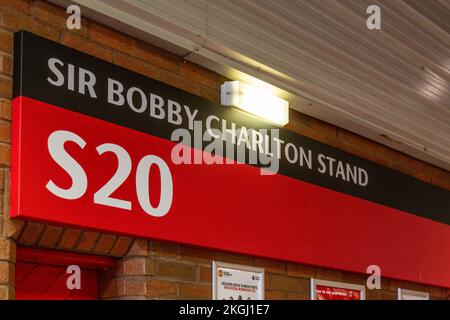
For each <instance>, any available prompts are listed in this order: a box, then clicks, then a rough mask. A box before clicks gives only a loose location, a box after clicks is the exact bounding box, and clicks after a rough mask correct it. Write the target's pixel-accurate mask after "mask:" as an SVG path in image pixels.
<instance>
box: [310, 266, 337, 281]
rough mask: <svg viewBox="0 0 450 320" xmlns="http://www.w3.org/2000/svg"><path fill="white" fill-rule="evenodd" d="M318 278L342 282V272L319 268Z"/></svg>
mask: <svg viewBox="0 0 450 320" xmlns="http://www.w3.org/2000/svg"><path fill="white" fill-rule="evenodd" d="M316 278H317V279H322V280H331V281H341V280H342V272H341V271H338V270H331V269H322V268H317V269H316Z"/></svg>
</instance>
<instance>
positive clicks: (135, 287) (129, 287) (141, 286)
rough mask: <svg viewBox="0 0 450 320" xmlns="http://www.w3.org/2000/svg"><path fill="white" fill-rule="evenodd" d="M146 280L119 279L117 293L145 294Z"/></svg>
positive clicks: (122, 294)
mask: <svg viewBox="0 0 450 320" xmlns="http://www.w3.org/2000/svg"><path fill="white" fill-rule="evenodd" d="M145 292H146V282H145V281H143V279H139V278H138V279H134V278H128V277H124V278H120V279H117V293H118V295H119V296H145Z"/></svg>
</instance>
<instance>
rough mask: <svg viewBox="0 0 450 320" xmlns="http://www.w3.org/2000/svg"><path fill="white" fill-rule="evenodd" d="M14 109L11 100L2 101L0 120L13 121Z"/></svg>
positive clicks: (0, 104) (0, 103)
mask: <svg viewBox="0 0 450 320" xmlns="http://www.w3.org/2000/svg"><path fill="white" fill-rule="evenodd" d="M11 118H12V108H11V100H8V99H0V119H3V120H9V121H11Z"/></svg>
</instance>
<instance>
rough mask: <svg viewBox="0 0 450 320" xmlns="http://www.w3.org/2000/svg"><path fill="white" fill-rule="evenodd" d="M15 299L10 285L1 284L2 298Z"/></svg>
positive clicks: (0, 298) (0, 296)
mask: <svg viewBox="0 0 450 320" xmlns="http://www.w3.org/2000/svg"><path fill="white" fill-rule="evenodd" d="M12 299H14V294H13V291H12V290H11V289H10V288H9V287H8V286H1V285H0V300H12Z"/></svg>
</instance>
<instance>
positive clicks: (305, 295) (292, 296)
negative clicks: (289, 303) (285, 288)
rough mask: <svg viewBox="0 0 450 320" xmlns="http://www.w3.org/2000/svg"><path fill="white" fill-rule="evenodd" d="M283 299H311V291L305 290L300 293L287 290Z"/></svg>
mask: <svg viewBox="0 0 450 320" xmlns="http://www.w3.org/2000/svg"><path fill="white" fill-rule="evenodd" d="M285 300H311V293H310V292H306V291H305V292H302V293H295V292H288V293H286V298H285Z"/></svg>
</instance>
